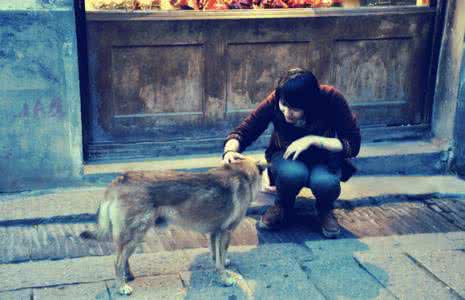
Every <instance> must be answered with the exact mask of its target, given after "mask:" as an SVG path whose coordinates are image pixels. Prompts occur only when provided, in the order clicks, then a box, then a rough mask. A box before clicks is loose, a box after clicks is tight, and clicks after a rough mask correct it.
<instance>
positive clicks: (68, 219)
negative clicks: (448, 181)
mask: <svg viewBox="0 0 465 300" xmlns="http://www.w3.org/2000/svg"><path fill="white" fill-rule="evenodd" d="M308 199H309V198H304V197H298V199H297V200H303V201H305V200H308ZM429 199H452V200H463V201H465V194H457V193H425V194H414V195H409V194H396V195H382V196H371V197H363V198H358V199H353V200H344V199H340V200H339V201H337V202H336V203H335V208H339V209H350V210H351V209H355V208H357V207H362V206H378V205H383V204H390V203H399V202H413V201H419V202H423V201H426V200H429ZM273 204H274V202H273V200H271V199H269V200H267V201H264V202H260V203H255V204H254V203H252V205H251V206H250V207H249V208H248V209H247V215H248V216H250V215H257V214H262V213H263V212H264V211H265V210H266V209H267V208H268V207H270V206H271V205H273ZM96 221H97V217H96V214H95V213H83V214H71V215H65V216H53V217H47V218H31V219H12V220H3V221H0V227H12V226H34V225H41V224H58V223H61V224H66V223H95V222H96Z"/></svg>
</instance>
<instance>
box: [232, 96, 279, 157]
mask: <svg viewBox="0 0 465 300" xmlns="http://www.w3.org/2000/svg"><path fill="white" fill-rule="evenodd" d="M274 98H275V93H274V92H272V93H271V94H270V95H268V97H266V98H265V99H264V100H262V102H260V104H259V105H258V106H257V108H255V110H254V111H252V112H251V113H250V114H249V115H248V116H247V117H246V118H245V119H244V120H243V121H242V123H241V124H239V126H237V127H236V128H235V129H234V130H233V131H231V133H229V135H228V136H227V138H226V140H225V142H224V143H225V144H226V143H227V142H228V141H229V140H231V139H237V140H238V141H239V152H242V151H244V150H245V149H246V148H247V147H248V146H250V144H252V143H253V142H254V141H255V140H257V138H258V137H259V136H260V135H261V134H262V133H263V132H264V131H265V130H266V128H267V127H268V125H269V124H270V122H271V120H272V118H273V110H274Z"/></svg>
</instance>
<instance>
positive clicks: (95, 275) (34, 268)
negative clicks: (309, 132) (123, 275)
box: [0, 251, 189, 292]
mask: <svg viewBox="0 0 465 300" xmlns="http://www.w3.org/2000/svg"><path fill="white" fill-rule="evenodd" d="M130 263H131V267H132V271H133V272H134V274H135V275H136V276H149V275H160V274H174V273H178V272H180V271H182V270H188V268H189V264H188V260H187V258H186V257H185V256H184V254H183V252H182V251H174V252H169V253H167V252H163V253H158V254H156V255H153V254H139V255H134V256H132V257H131V259H130ZM90 266H91V267H90ZM113 278H114V256H99V257H95V256H94V257H83V258H79V259H64V260H59V261H47V260H44V261H38V262H30V263H24V264H5V265H2V272H0V283H1V284H0V292H1V291H6V290H13V289H18V288H25V287H44V286H53V285H63V284H74V283H78V282H83V283H86V282H96V281H102V280H109V279H113Z"/></svg>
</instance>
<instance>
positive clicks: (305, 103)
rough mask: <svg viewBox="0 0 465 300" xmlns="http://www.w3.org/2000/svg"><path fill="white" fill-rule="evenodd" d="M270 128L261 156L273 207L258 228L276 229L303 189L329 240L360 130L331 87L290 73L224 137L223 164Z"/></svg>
mask: <svg viewBox="0 0 465 300" xmlns="http://www.w3.org/2000/svg"><path fill="white" fill-rule="evenodd" d="M270 123H272V124H273V127H274V130H273V133H272V135H271V140H270V143H269V146H268V148H267V149H266V152H265V157H266V159H267V161H268V163H269V164H270V167H269V168H268V175H269V178H270V186H272V187H275V189H276V192H277V197H276V203H275V205H274V206H272V207H270V208H269V209H268V210H267V211H266V212H265V213H264V214H263V216H262V217H261V219H260V222H259V226H260V227H261V228H265V229H278V228H280V227H282V226H285V225H286V224H287V223H288V222H289V220H290V219H291V218H292V215H293V214H292V212H293V206H294V202H295V198H296V196H297V194H298V193H299V192H300V190H301V189H302V188H303V187H308V188H310V189H311V191H312V193H313V195H314V196H315V198H316V209H317V211H318V215H319V219H320V223H321V228H322V233H323V235H324V236H325V237H328V238H334V237H337V236H338V235H339V233H340V227H339V224H338V222H337V219H336V217H335V215H334V213H333V209H334V202H335V201H336V200H337V199H338V197H339V195H340V192H341V186H340V182H341V181H347V180H348V179H349V178H350V177H351V176H352V175H353V173H354V172H355V167H354V166H353V165H352V164H351V162H350V158H352V157H355V156H356V155H357V154H358V153H359V150H360V140H361V137H360V129H359V126H358V124H357V121H356V119H355V117H354V116H353V114H352V112H351V110H350V108H349V105H348V103H347V101H346V100H345V98H344V96H343V95H342V94H341V93H340V92H338V91H337V90H336V89H335V88H334V87H332V86H328V85H320V84H319V83H318V80H317V79H316V77H315V76H314V75H313V73H312V72H310V71H307V70H303V69H299V68H297V69H291V70H289V71H288V72H287V73H286V74H285V75H284V76H283V77H282V78H281V79H280V80H279V83H278V86H277V87H276V89H275V90H274V91H273V92H272V93H271V94H270V95H269V96H268V97H267V98H266V99H264V100H263V101H262V102H261V103H260V104H259V105H258V106H257V108H256V109H255V110H254V111H253V112H252V113H251V114H250V115H249V116H248V117H247V118H246V119H245V120H244V121H243V122H242V123H241V124H240V125H239V126H238V127H237V128H235V129H234V130H233V131H232V132H231V133H230V134H229V135H228V137H227V138H226V141H225V146H224V153H223V161H224V162H225V163H231V162H234V161H235V160H237V159H241V158H242V155H241V154H240V153H241V152H242V151H244V150H245V149H246V148H247V147H248V146H249V145H250V144H252V143H253V142H254V141H255V140H256V139H257V138H258V137H259V136H260V135H261V134H262V133H263V132H264V131H265V130H266V128H267V127H268V125H269V124H270Z"/></svg>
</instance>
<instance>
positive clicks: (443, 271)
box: [408, 249, 465, 298]
mask: <svg viewBox="0 0 465 300" xmlns="http://www.w3.org/2000/svg"><path fill="white" fill-rule="evenodd" d="M408 253H409V255H411V257H413V259H415V260H416V261H417V262H418V263H419V264H421V266H423V267H424V268H425V269H427V270H428V271H429V272H431V273H432V274H434V276H435V277H437V278H439V279H440V280H441V281H442V282H443V283H445V284H446V285H447V286H449V287H450V288H452V289H453V290H454V291H455V292H456V293H458V294H459V295H460V297H462V298H465V285H464V278H465V252H464V251H461V250H459V251H454V250H450V251H447V250H444V251H434V252H427V253H425V252H424V251H421V250H419V249H417V250H411V251H409V252H408Z"/></svg>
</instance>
